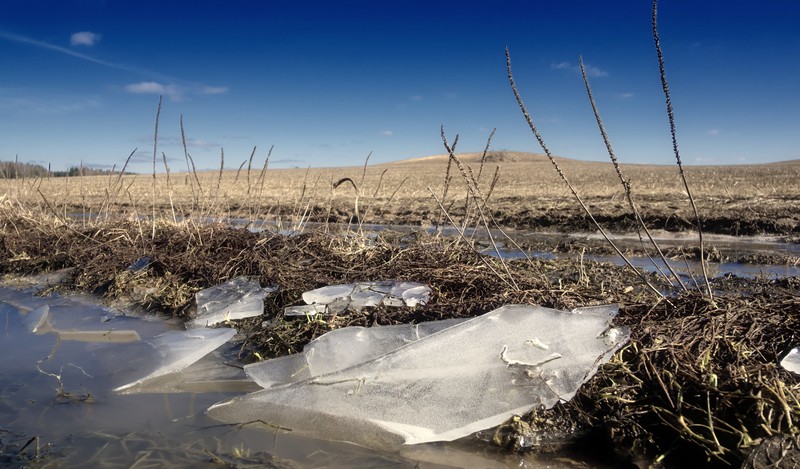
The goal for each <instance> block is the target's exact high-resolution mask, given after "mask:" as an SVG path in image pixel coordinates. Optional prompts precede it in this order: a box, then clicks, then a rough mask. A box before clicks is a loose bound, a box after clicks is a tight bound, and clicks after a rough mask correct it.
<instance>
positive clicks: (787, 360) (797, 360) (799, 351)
mask: <svg viewBox="0 0 800 469" xmlns="http://www.w3.org/2000/svg"><path fill="white" fill-rule="evenodd" d="M781 366H782V367H783V368H784V369H786V370H789V371H791V372H792V373H796V374H800V347H796V348H793V349H792V350H790V351H789V353H787V354H786V356H785V357H783V360H781Z"/></svg>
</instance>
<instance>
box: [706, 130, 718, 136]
mask: <svg viewBox="0 0 800 469" xmlns="http://www.w3.org/2000/svg"><path fill="white" fill-rule="evenodd" d="M706 135H708V136H709V137H718V136H719V129H711V130H708V131H706Z"/></svg>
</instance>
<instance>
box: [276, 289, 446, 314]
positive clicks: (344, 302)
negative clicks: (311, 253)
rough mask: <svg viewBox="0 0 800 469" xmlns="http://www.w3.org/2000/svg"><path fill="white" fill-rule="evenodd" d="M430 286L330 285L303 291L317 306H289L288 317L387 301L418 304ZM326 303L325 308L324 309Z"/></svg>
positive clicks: (428, 293)
mask: <svg viewBox="0 0 800 469" xmlns="http://www.w3.org/2000/svg"><path fill="white" fill-rule="evenodd" d="M430 296H431V289H430V287H428V286H427V285H423V284H421V283H415V282H398V281H381V282H358V283H350V284H345V285H330V286H327V287H321V288H317V289H316V290H311V291H307V292H305V293H303V301H305V302H306V304H307V305H313V306H315V308H314V309H310V308H305V309H302V308H303V307H297V306H293V307H289V308H287V309H286V310H284V315H285V316H299V315H301V314H302V313H303V312H307V313H308V314H324V315H332V314H339V313H342V312H344V311H345V310H348V309H349V310H353V311H361V310H362V309H363V308H367V307H372V306H378V305H380V304H384V305H387V306H404V305H405V306H409V307H412V308H413V307H416V306H419V305H425V304H427V303H428V301H429V300H430ZM322 306H324V308H321V307H322Z"/></svg>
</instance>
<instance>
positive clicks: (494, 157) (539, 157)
mask: <svg viewBox="0 0 800 469" xmlns="http://www.w3.org/2000/svg"><path fill="white" fill-rule="evenodd" d="M456 156H457V157H458V159H459V160H460V161H461V162H463V163H466V164H479V163H480V162H481V158H482V157H483V152H480V153H456ZM449 157H450V156H449V155H446V154H444V155H431V156H423V157H420V158H409V159H407V160H399V161H392V162H390V163H384V164H385V165H409V164H440V163H447V159H448V158H449ZM556 159H558V160H566V159H567V158H562V157H556ZM533 161H547V156H546V155H544V154H543V153H529V152H523V151H504V150H500V151H490V152H489V153H487V154H486V163H489V164H497V163H525V162H533Z"/></svg>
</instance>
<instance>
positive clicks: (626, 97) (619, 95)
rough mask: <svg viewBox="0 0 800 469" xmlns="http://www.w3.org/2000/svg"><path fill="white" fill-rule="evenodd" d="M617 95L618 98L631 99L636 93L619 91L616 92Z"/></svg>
mask: <svg viewBox="0 0 800 469" xmlns="http://www.w3.org/2000/svg"><path fill="white" fill-rule="evenodd" d="M617 96H618V97H619V98H620V99H631V98H633V97H634V96H636V95H635V94H633V93H620V94H618V95H617Z"/></svg>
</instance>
